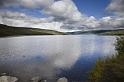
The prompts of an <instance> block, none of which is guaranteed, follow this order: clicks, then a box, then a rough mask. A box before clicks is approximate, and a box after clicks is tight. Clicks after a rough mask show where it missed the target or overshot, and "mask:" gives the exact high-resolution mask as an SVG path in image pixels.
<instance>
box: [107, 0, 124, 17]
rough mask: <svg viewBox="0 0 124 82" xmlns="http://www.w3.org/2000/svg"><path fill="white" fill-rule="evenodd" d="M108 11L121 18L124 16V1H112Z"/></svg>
mask: <svg viewBox="0 0 124 82" xmlns="http://www.w3.org/2000/svg"><path fill="white" fill-rule="evenodd" d="M107 10H109V11H112V12H114V13H116V14H117V15H119V16H124V0H112V2H111V3H110V4H109V6H108V7H107Z"/></svg>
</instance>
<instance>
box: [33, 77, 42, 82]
mask: <svg viewBox="0 0 124 82" xmlns="http://www.w3.org/2000/svg"><path fill="white" fill-rule="evenodd" d="M39 80H40V78H39V77H33V78H32V79H31V82H39Z"/></svg>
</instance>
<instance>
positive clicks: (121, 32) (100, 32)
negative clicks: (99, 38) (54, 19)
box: [66, 29, 124, 35]
mask: <svg viewBox="0 0 124 82" xmlns="http://www.w3.org/2000/svg"><path fill="white" fill-rule="evenodd" d="M66 34H72V35H78V34H98V35H124V29H114V30H90V31H77V32H67V33H66Z"/></svg>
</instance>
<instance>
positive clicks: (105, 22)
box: [100, 16, 124, 28]
mask: <svg viewBox="0 0 124 82" xmlns="http://www.w3.org/2000/svg"><path fill="white" fill-rule="evenodd" d="M100 24H101V27H104V28H105V27H107V28H108V27H113V28H123V26H124V18H122V17H110V16H108V17H103V18H101V19H100Z"/></svg>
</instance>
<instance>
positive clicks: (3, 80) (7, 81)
mask: <svg viewBox="0 0 124 82" xmlns="http://www.w3.org/2000/svg"><path fill="white" fill-rule="evenodd" d="M17 80H18V78H16V77H11V76H6V75H3V76H1V77H0V82H16V81H17Z"/></svg>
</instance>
